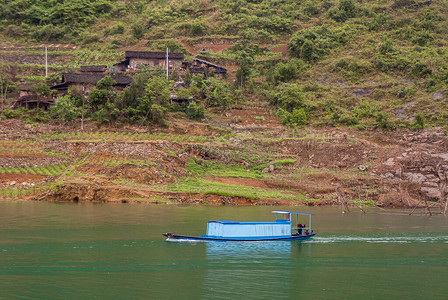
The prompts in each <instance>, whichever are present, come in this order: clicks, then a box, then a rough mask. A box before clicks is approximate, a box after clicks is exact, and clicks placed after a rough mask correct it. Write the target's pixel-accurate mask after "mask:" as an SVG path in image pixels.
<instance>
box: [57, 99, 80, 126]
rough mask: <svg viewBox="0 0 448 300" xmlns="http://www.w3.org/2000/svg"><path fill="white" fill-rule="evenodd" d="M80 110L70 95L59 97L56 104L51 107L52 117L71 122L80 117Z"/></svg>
mask: <svg viewBox="0 0 448 300" xmlns="http://www.w3.org/2000/svg"><path fill="white" fill-rule="evenodd" d="M79 115H80V113H79V110H78V109H77V108H76V107H75V105H74V104H73V102H72V100H71V97H70V96H68V95H67V96H64V97H59V98H58V99H57V100H56V104H55V105H53V106H51V107H50V117H51V118H52V119H54V120H60V121H65V122H70V121H73V120H74V119H76V118H77V117H79Z"/></svg>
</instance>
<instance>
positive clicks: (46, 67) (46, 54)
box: [45, 46, 48, 78]
mask: <svg viewBox="0 0 448 300" xmlns="http://www.w3.org/2000/svg"><path fill="white" fill-rule="evenodd" d="M47 77H48V51H47V46H45V78H47Z"/></svg>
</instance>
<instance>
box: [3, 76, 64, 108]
mask: <svg viewBox="0 0 448 300" xmlns="http://www.w3.org/2000/svg"><path fill="white" fill-rule="evenodd" d="M54 103H55V98H54V97H52V96H48V97H45V96H42V95H38V94H36V92H35V91H33V88H32V85H31V84H30V83H27V82H26V81H25V80H24V79H20V90H19V98H17V99H16V101H14V102H12V104H11V109H16V108H18V107H25V108H28V109H34V108H43V109H45V110H46V109H48V108H49V107H50V106H51V105H53V104H54Z"/></svg>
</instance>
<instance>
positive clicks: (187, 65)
mask: <svg viewBox="0 0 448 300" xmlns="http://www.w3.org/2000/svg"><path fill="white" fill-rule="evenodd" d="M182 67H183V69H185V70H188V71H189V72H190V74H192V75H194V74H204V75H205V76H206V77H207V76H208V74H210V72H213V73H215V74H218V75H225V74H227V69H226V68H224V67H222V66H218V65H216V64H214V63H211V62H208V61H205V60H202V59H199V58H193V62H192V63H191V62H187V61H184V62H183V63H182Z"/></svg>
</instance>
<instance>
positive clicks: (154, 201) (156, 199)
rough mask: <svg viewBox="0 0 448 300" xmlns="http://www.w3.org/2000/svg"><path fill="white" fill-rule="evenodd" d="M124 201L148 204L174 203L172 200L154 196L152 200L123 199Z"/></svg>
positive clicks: (138, 198)
mask: <svg viewBox="0 0 448 300" xmlns="http://www.w3.org/2000/svg"><path fill="white" fill-rule="evenodd" d="M123 200H128V201H138V202H148V203H171V202H172V201H171V200H170V199H166V198H163V197H159V196H154V197H151V198H140V197H131V198H123Z"/></svg>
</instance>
